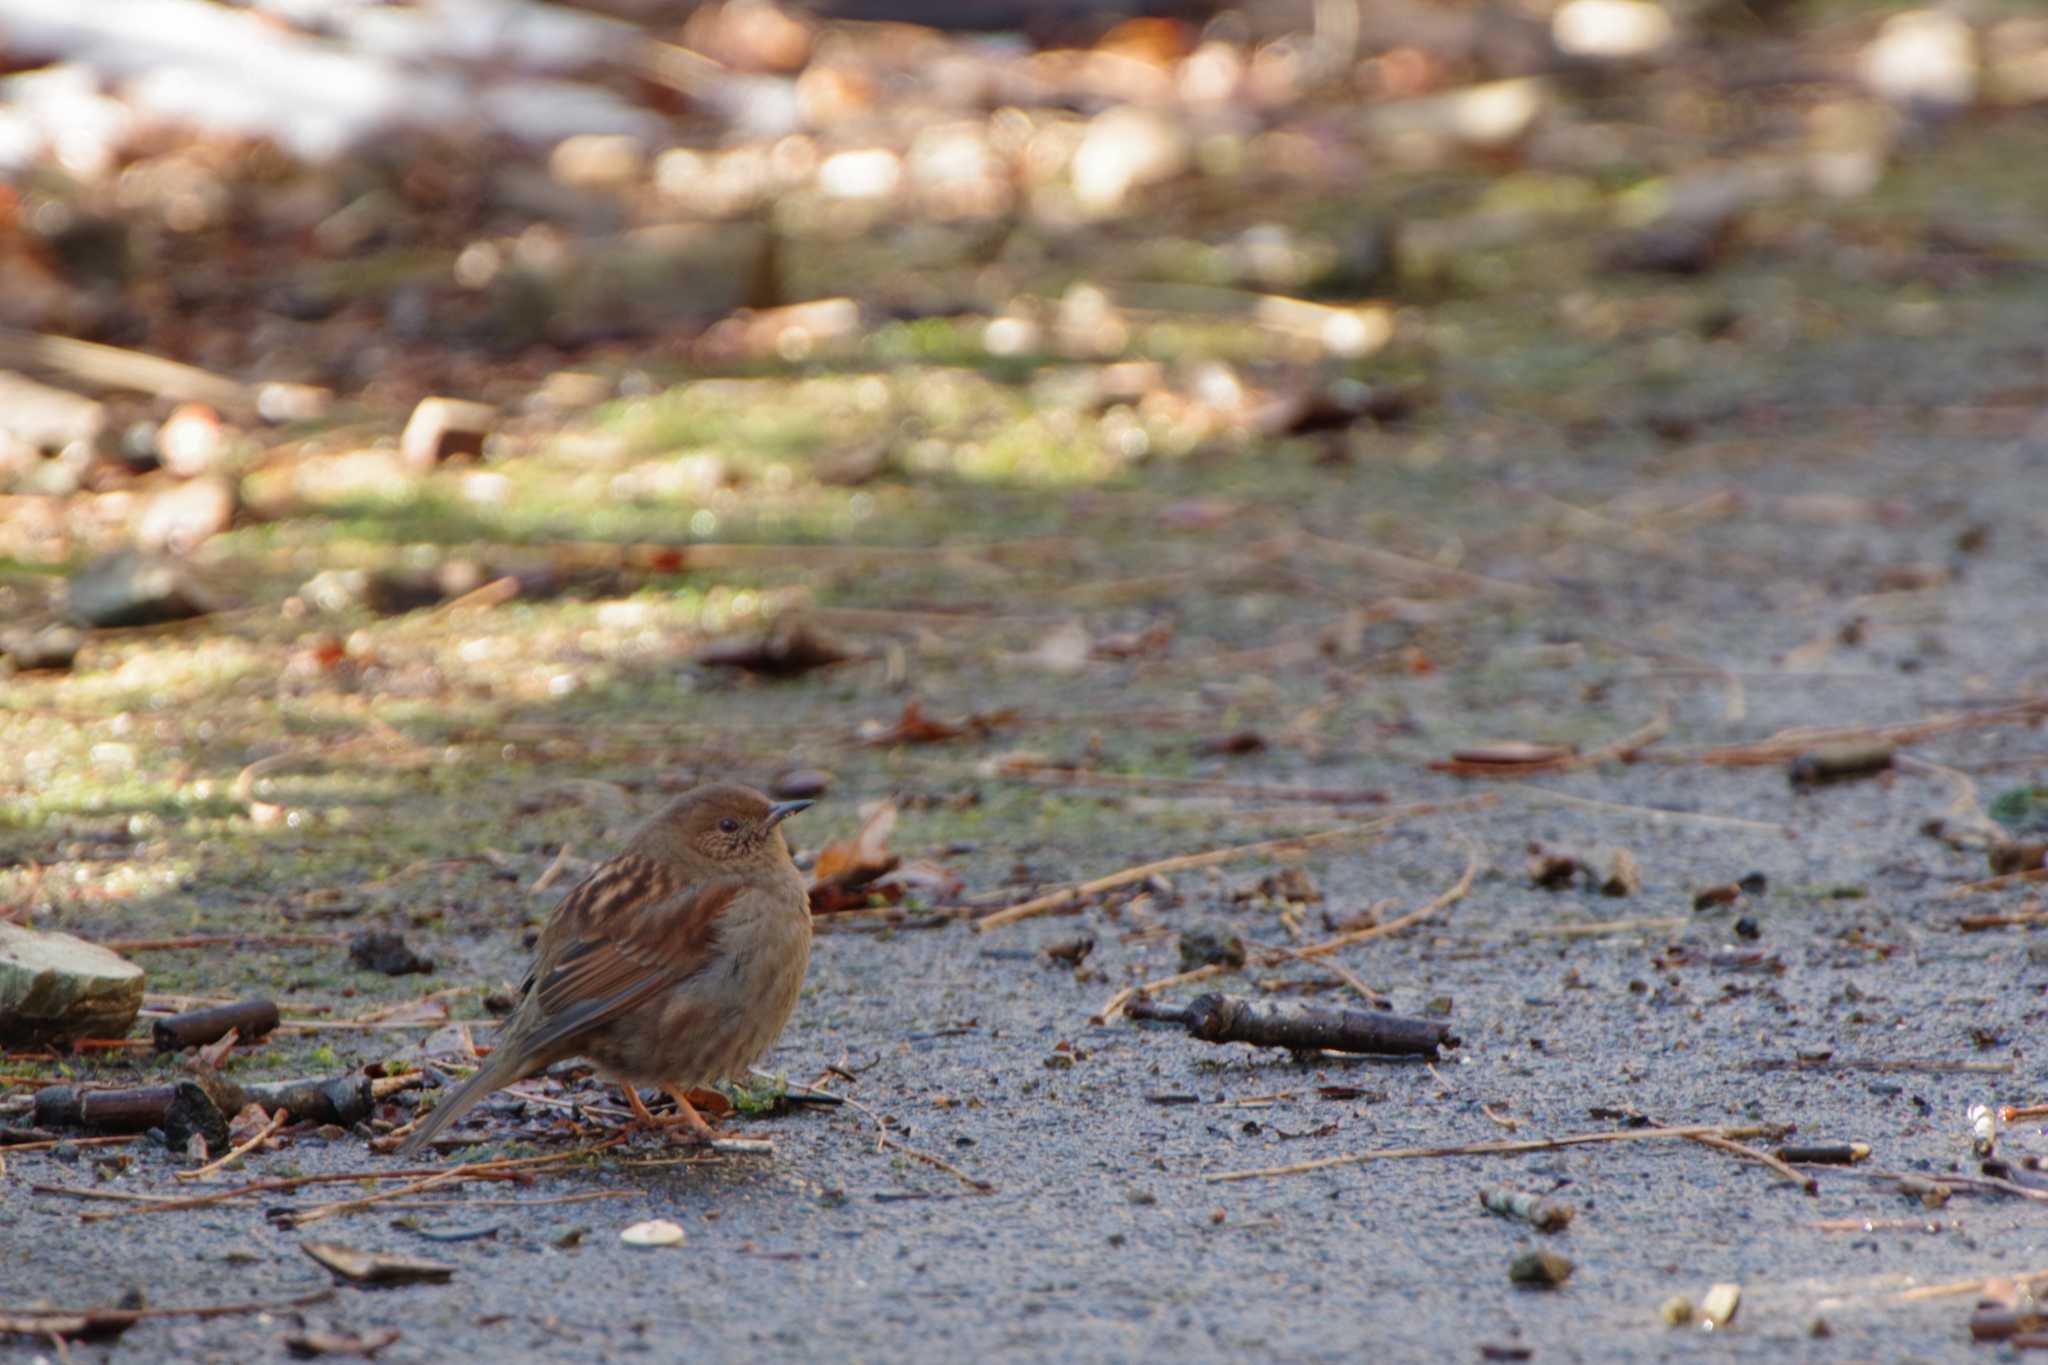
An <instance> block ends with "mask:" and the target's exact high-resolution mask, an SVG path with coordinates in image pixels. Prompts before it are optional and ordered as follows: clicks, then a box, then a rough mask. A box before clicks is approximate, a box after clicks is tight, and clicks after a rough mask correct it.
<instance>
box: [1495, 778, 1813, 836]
mask: <svg viewBox="0 0 2048 1365" xmlns="http://www.w3.org/2000/svg"><path fill="white" fill-rule="evenodd" d="M1506 790H1508V791H1512V792H1514V793H1515V794H1517V795H1519V796H1526V797H1528V798H1529V799H1530V800H1531V801H1539V802H1546V803H1549V804H1552V805H1559V806H1577V807H1579V808H1580V809H1582V810H1592V811H1604V812H1607V813H1609V814H1612V815H1630V816H1634V817H1636V818H1638V819H1642V820H1648V821H1649V822H1650V823H1651V824H1658V825H1662V824H1676V825H1702V826H1705V827H1707V828H1709V829H1747V830H1754V831H1755V832H1757V833H1758V834H1789V833H1791V832H1792V827H1791V826H1790V825H1778V824H1773V823H1771V822H1770V821H1768V820H1745V819H1743V818H1742V817H1741V816H1739V815H1705V814H1701V813H1699V812H1697V811H1685V810H1665V809H1663V808H1662V807H1659V806H1636V805H1630V804H1628V803H1626V802H1622V801H1596V800H1594V799H1593V798H1592V797H1590V796H1574V795H1572V794H1571V793H1570V792H1560V791H1552V790H1551V789H1550V788H1548V787H1526V786H1521V785H1519V784H1517V785H1515V786H1512V787H1508V788H1506Z"/></svg>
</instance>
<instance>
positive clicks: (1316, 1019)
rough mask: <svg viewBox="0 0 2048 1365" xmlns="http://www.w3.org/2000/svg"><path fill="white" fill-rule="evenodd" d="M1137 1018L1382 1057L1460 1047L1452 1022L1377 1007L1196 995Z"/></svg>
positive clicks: (1142, 1010)
mask: <svg viewBox="0 0 2048 1365" xmlns="http://www.w3.org/2000/svg"><path fill="white" fill-rule="evenodd" d="M1130 1016H1131V1017H1132V1018H1133V1019H1152V1020H1158V1021H1160V1022H1162V1023H1169V1024H1179V1025H1180V1026H1181V1027H1183V1028H1185V1029H1186V1030H1187V1032H1188V1036H1189V1037H1191V1038H1199V1039H1200V1040H1201V1041H1203V1042H1205V1043H1250V1044H1251V1045H1252V1046H1254V1047H1284V1048H1288V1049H1290V1050H1292V1051H1295V1052H1314V1051H1322V1050H1329V1051H1334V1052H1359V1053H1372V1054H1376V1055H1380V1056H1422V1057H1429V1058H1432V1059H1433V1058H1435V1057H1436V1055H1437V1049H1439V1048H1446V1047H1456V1046H1458V1039H1457V1037H1456V1036H1455V1035H1454V1034H1452V1032H1451V1029H1450V1025H1448V1024H1444V1023H1439V1022H1438V1021H1436V1020H1434V1019H1415V1018H1410V1017H1408V1016H1406V1015H1400V1014H1386V1013H1382V1012H1381V1011H1379V1010H1371V1009H1367V1010H1327V1009H1312V1008H1302V1007H1300V1006H1296V1005H1292V1004H1282V1005H1265V1004H1257V1003H1254V1002H1253V1001H1250V1000H1247V999H1245V998H1244V997H1243V996H1236V995H1219V994H1215V993H1213V992H1212V993H1210V994H1208V995H1198V996H1196V997H1195V998H1194V999H1193V1000H1192V1001H1190V1002H1189V1003H1188V1006H1187V1008H1186V1009H1179V1010H1174V1009H1163V1008H1161V1007H1159V1006H1157V1005H1154V1004H1152V1003H1150V1002H1149V1001H1137V1002H1134V1003H1133V1004H1132V1005H1131V1006H1130Z"/></svg>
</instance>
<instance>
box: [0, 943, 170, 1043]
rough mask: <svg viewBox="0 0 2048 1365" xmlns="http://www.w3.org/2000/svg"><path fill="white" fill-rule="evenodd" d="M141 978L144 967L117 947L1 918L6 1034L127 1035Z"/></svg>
mask: <svg viewBox="0 0 2048 1365" xmlns="http://www.w3.org/2000/svg"><path fill="white" fill-rule="evenodd" d="M142 986H143V973H142V968H140V967H138V966H136V965H135V964H134V963H132V962H130V961H128V959H126V958H124V957H122V956H121V955H120V954H119V953H116V952H112V951H110V950H108V949H106V948H102V947H100V946H99V945H98V944H96V943H87V942H86V941H85V940H84V939H82V938H73V937H72V936H71V935H70V934H57V933H47V932H44V931H42V930H38V929H24V928H22V927H21V926H20V925H18V924H7V923H4V922H0V1042H7V1043H47V1042H53V1041H57V1040H60V1039H70V1038H123V1037H126V1036H127V1033H128V1029H129V1027H130V1025H132V1024H133V1023H134V1022H135V1015H136V1012H137V1011H139V1010H140V1009H141V1008H142Z"/></svg>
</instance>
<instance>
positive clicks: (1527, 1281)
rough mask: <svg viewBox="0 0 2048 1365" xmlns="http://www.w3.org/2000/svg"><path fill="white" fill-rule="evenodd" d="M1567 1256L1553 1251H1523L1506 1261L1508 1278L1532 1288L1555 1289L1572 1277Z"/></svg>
mask: <svg viewBox="0 0 2048 1365" xmlns="http://www.w3.org/2000/svg"><path fill="white" fill-rule="evenodd" d="M1573 1268H1574V1267H1573V1265H1572V1261H1571V1258H1570V1257H1569V1256H1560V1255H1558V1254H1557V1253H1556V1252H1554V1251H1525V1252H1523V1253H1522V1254H1521V1255H1520V1256H1517V1257H1515V1259H1514V1260H1512V1261H1510V1262H1509V1263H1508V1278H1509V1279H1510V1280H1512V1281H1514V1282H1515V1283H1516V1284H1519V1285H1525V1286H1528V1287H1529V1288H1532V1289H1555V1288H1557V1286H1559V1285H1561V1284H1563V1283H1564V1282H1565V1281H1566V1280H1568V1279H1570V1278H1571V1277H1572V1270H1573Z"/></svg>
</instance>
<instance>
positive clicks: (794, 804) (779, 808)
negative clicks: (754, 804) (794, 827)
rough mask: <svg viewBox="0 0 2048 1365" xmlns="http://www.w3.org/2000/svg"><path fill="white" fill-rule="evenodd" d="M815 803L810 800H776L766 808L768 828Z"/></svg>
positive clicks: (772, 827)
mask: <svg viewBox="0 0 2048 1365" xmlns="http://www.w3.org/2000/svg"><path fill="white" fill-rule="evenodd" d="M815 804H816V802H812V801H778V802H776V803H775V804H774V805H772V806H770V807H769V808H768V828H770V829H774V828H775V827H776V826H777V825H779V824H781V823H782V822H783V821H784V820H787V819H788V818H789V817H790V816H792V815H795V814H796V813H797V812H798V811H805V810H809V809H810V808H811V807H812V806H813V805H815Z"/></svg>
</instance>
